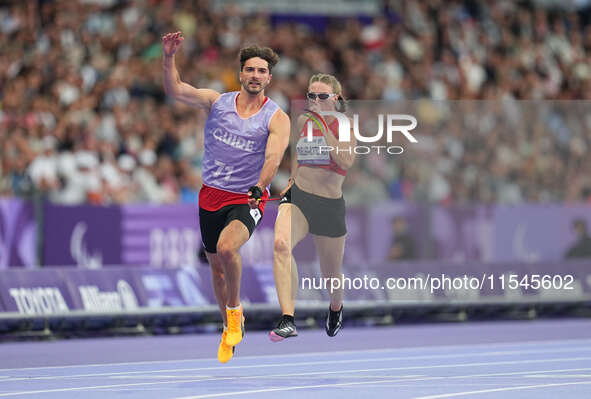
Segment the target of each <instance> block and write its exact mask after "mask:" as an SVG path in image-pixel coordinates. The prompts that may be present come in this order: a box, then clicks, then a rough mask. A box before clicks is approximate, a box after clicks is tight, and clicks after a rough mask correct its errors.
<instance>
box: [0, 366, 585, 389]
mask: <svg viewBox="0 0 591 399" xmlns="http://www.w3.org/2000/svg"><path fill="white" fill-rule="evenodd" d="M590 359H591V357H581V358H562V359H538V360H519V361H504V362H489V363H459V364H443V365H435V366H413V367H392V368H388V370H418V369H439V368H454V367H458V368H459V367H476V366H496V365H511V364H531V363H552V362H567V361H579V360H590ZM330 373H339V374H342V373H343V371H341V370H338V371H334V372H313V373H298V374H295V375H299V374H330ZM528 373H531V371H529V372H528ZM485 375H488V374H485ZM276 376H282V377H287V376H294V374H280V375H276ZM276 376H275V377H276ZM270 377H273V376H272V375H259V376H249V377H242V378H240V379H247V378H261V379H268V378H270ZM463 377H465V376H460V377H458V378H463ZM446 378H450V377H444V376H437V377H425V378H417V379H413V378H404V379H399V378H396V379H394V380H380V381H365V382H356V383H348V384H329V385H327V386H339V385H343V386H346V385H358V384H371V383H384V382H393V381H401V382H407V381H424V380H441V379H446ZM236 379H238V378H237V377H224V378H212V379H188V380H175V381H159V382H142V383H132V384H115V385H98V386H86V387H72V388H59V389H48V390H35V391H22V392H19V391H14V392H5V393H0V397H6V396H18V395H32V394H41V393H55V392H71V391H86V390H96V389H103V388H124V387H132V386H134V387H135V386H146V385H160V384H178V383H185V382H204V381H220V380H236ZM305 387H310V388H316V387H324V385H319V386H305ZM269 389H271V391H266V390H263V391H254V392H255V393H256V392H273V391H275V390H282V389H283V390H292V389H303V388H297V387H283V388H269ZM239 392H242V391H239ZM244 392H247V391H244ZM248 393H251V392H250V391H248ZM233 394H234V393H233V392H227V393H224V394H220V395H218V394H214V395H217V396H223V395H228V396H229V395H233ZM198 397H199V398H200V397H201V396H197V397H195V398H198ZM203 397H209V396H203ZM211 397H216V396H211Z"/></svg>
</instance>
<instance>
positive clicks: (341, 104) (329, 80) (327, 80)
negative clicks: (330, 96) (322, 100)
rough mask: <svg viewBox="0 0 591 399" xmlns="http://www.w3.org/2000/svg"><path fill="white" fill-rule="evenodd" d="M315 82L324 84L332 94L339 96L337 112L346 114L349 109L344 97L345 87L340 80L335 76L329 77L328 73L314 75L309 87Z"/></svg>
mask: <svg viewBox="0 0 591 399" xmlns="http://www.w3.org/2000/svg"><path fill="white" fill-rule="evenodd" d="M315 82H320V83H324V84H327V85H329V86H330V88H331V89H332V92H333V93H334V94H336V95H338V96H339V99H338V102H337V111H339V112H344V111H345V109H346V107H347V104H346V102H345V97H343V87H342V86H341V82H339V80H338V79H337V78H335V77H334V76H333V75H329V74H327V73H317V74H315V75H312V77H311V78H310V82H309V83H308V86H310V85H311V84H312V83H315Z"/></svg>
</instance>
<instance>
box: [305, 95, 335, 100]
mask: <svg viewBox="0 0 591 399" xmlns="http://www.w3.org/2000/svg"><path fill="white" fill-rule="evenodd" d="M334 96H336V94H334V93H307V94H306V97H308V99H309V100H316V97H318V99H320V100H328V99H329V98H331V97H334Z"/></svg>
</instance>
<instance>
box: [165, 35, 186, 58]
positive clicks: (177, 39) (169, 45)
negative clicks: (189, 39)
mask: <svg viewBox="0 0 591 399" xmlns="http://www.w3.org/2000/svg"><path fill="white" fill-rule="evenodd" d="M183 40H185V38H184V37H183V34H182V33H181V32H175V33H167V34H166V35H164V36H162V52H163V53H164V55H165V56H167V57H170V56H173V55H174V53H176V51H177V50H178V49H179V47H180V46H181V43H182V42H183Z"/></svg>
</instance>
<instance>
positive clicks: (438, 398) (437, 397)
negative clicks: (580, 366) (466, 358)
mask: <svg viewBox="0 0 591 399" xmlns="http://www.w3.org/2000/svg"><path fill="white" fill-rule="evenodd" d="M589 384H591V381H580V382H563V383H557V384H542V385H522V386H517V387H504V388H494V389H481V390H478V391H465V392H455V393H445V394H439V395H429V396H417V397H415V398H413V399H443V398H454V397H458V396H468V395H479V394H483V393H492V392H507V391H523V390H526V389H541V388H552V387H564V386H569V385H589Z"/></svg>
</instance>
